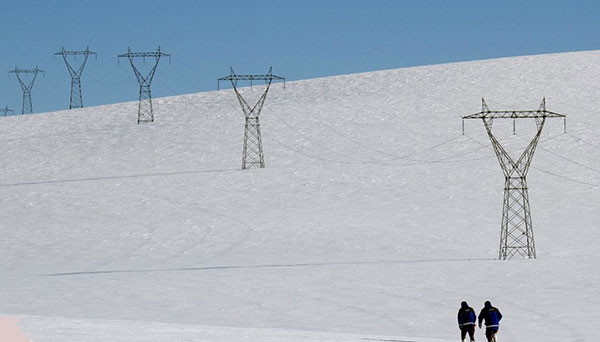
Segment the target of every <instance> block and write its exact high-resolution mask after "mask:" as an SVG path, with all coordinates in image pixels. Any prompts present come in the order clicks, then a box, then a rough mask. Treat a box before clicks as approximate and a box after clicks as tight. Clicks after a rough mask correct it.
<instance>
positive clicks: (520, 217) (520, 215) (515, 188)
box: [462, 98, 566, 260]
mask: <svg viewBox="0 0 600 342" xmlns="http://www.w3.org/2000/svg"><path fill="white" fill-rule="evenodd" d="M462 118H463V120H464V119H482V120H483V125H484V126H485V129H486V131H487V134H488V136H489V138H490V141H491V142H492V147H493V148H494V152H495V153H496V156H497V157H498V161H499V162H500V167H502V171H503V172H504V177H505V182H504V205H503V209H502V224H501V232H500V251H499V259H502V260H506V259H510V258H512V257H513V256H515V255H520V256H521V257H524V258H528V259H535V258H536V251H535V242H534V239H533V227H532V223H531V211H530V209H529V194H528V190H527V180H526V177H527V172H528V171H529V166H530V165H531V160H532V159H533V153H534V152H535V148H536V147H537V144H538V141H539V139H540V135H541V134H542V129H543V128H544V124H545V122H546V118H565V120H566V115H564V114H558V113H554V112H550V111H547V110H546V99H545V98H544V99H543V100H542V104H541V105H540V107H539V109H538V110H526V111H515V110H512V111H491V110H489V108H488V106H487V104H486V103H485V100H484V99H482V100H481V112H479V113H475V114H471V115H466V116H463V117H462ZM526 118H531V119H535V123H536V126H537V132H536V134H535V136H534V137H533V139H532V140H531V142H530V143H529V145H528V146H527V148H526V149H525V151H524V152H523V153H522V154H521V156H520V157H519V159H518V160H516V161H515V160H514V159H512V158H511V156H510V155H509V154H508V153H507V152H506V150H505V149H504V148H503V147H502V145H500V142H499V141H498V140H497V139H496V137H495V136H494V135H493V134H492V123H493V121H494V119H513V120H514V119H526ZM513 127H514V126H513ZM565 127H566V121H565Z"/></svg>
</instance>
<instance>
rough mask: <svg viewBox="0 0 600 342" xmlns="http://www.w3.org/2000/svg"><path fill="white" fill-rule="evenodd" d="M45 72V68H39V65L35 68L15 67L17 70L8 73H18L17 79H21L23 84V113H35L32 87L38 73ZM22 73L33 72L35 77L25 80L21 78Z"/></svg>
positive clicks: (20, 81)
mask: <svg viewBox="0 0 600 342" xmlns="http://www.w3.org/2000/svg"><path fill="white" fill-rule="evenodd" d="M40 72H42V73H43V72H44V70H42V69H39V68H38V67H37V66H36V67H35V69H19V68H17V67H15V70H11V71H9V72H8V73H9V74H11V73H13V74H15V75H17V80H19V84H21V89H22V90H23V105H22V107H21V114H31V113H33V107H32V106H31V88H32V87H33V82H35V79H36V78H37V75H38V73H40ZM21 74H33V78H32V79H31V81H29V82H24V81H23V80H22V79H21Z"/></svg>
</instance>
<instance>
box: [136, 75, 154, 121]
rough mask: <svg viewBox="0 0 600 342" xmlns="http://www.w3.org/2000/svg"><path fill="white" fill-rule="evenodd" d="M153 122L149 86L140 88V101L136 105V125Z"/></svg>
mask: <svg viewBox="0 0 600 342" xmlns="http://www.w3.org/2000/svg"><path fill="white" fill-rule="evenodd" d="M142 122H154V113H153V112H152V93H151V92H150V85H145V84H143V85H141V86H140V101H139V104H138V120H137V123H138V124H139V123H142Z"/></svg>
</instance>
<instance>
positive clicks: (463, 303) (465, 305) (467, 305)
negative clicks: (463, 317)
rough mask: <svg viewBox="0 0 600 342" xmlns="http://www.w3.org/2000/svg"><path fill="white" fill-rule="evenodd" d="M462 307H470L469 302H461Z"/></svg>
mask: <svg viewBox="0 0 600 342" xmlns="http://www.w3.org/2000/svg"><path fill="white" fill-rule="evenodd" d="M460 307H461V308H468V307H469V304H467V302H465V301H463V302H462V303H460Z"/></svg>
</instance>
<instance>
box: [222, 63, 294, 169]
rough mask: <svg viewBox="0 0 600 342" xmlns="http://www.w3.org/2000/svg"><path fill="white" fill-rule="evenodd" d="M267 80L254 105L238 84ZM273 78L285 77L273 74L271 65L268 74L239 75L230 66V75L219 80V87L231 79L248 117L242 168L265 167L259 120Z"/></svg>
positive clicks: (283, 78)
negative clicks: (251, 104) (221, 83)
mask: <svg viewBox="0 0 600 342" xmlns="http://www.w3.org/2000/svg"><path fill="white" fill-rule="evenodd" d="M255 80H262V81H265V84H266V88H265V91H264V92H263V94H262V95H261V96H260V98H259V99H258V101H257V102H256V104H255V105H254V106H252V107H251V106H250V105H249V104H248V102H246V100H245V99H244V98H243V97H242V95H241V94H240V92H239V90H238V88H237V84H238V81H250V82H252V81H255ZM273 80H284V82H285V77H281V76H277V75H273V68H272V67H270V68H269V71H268V72H267V74H266V75H238V74H236V73H235V72H234V71H233V68H230V73H229V76H225V77H221V78H219V79H218V80H217V87H218V88H219V83H220V81H231V85H232V86H233V90H234V91H235V96H236V97H237V99H238V102H239V103H240V106H241V107H242V111H243V112H244V116H245V118H246V128H245V129H244V150H243V154H242V170H245V169H251V168H253V167H260V168H264V167H265V158H264V155H263V147H262V137H261V134H260V122H259V120H258V118H259V116H260V111H261V110H262V108H263V105H264V104H265V100H266V98H267V93H268V92H269V88H270V87H271V82H273Z"/></svg>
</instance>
